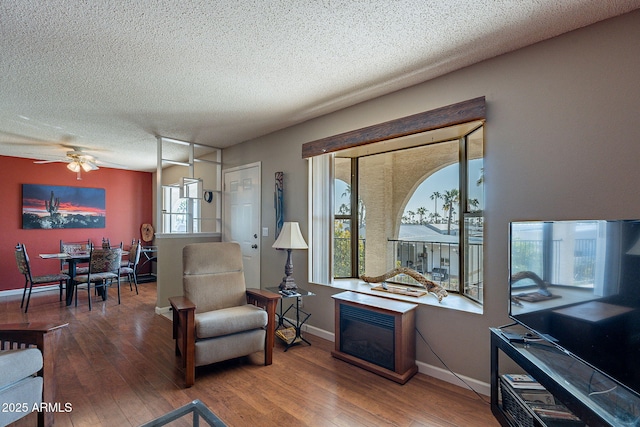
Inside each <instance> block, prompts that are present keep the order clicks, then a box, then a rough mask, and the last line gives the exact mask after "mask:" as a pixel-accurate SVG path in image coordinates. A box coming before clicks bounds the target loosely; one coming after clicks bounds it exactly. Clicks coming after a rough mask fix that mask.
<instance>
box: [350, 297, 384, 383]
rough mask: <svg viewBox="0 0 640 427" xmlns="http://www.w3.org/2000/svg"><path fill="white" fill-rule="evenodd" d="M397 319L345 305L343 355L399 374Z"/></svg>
mask: <svg viewBox="0 0 640 427" xmlns="http://www.w3.org/2000/svg"><path fill="white" fill-rule="evenodd" d="M394 328H395V321H394V316H391V315H388V314H383V313H378V312H375V311H371V310H366V309H362V308H358V307H353V306H350V305H346V304H343V305H341V306H340V351H342V352H343V353H346V354H350V355H351V356H354V357H357V358H359V359H362V360H365V361H367V362H370V363H373V364H375V365H378V366H381V367H383V368H386V369H389V370H392V371H393V370H395V340H394Z"/></svg>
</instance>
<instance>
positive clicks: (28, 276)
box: [15, 243, 71, 313]
mask: <svg viewBox="0 0 640 427" xmlns="http://www.w3.org/2000/svg"><path fill="white" fill-rule="evenodd" d="M15 254H16V262H17V264H18V270H19V271H20V274H22V275H24V291H23V292H22V302H21V303H20V308H22V307H24V312H25V313H26V312H27V310H29V301H31V290H32V289H33V285H44V284H47V283H57V284H58V286H59V287H60V301H62V289H63V287H64V286H65V285H66V286H71V284H70V283H69V279H70V277H69V276H68V275H66V274H62V273H57V274H45V275H42V276H34V275H33V274H32V273H31V263H30V261H29V255H27V248H26V247H25V246H24V245H23V244H21V243H18V244H17V245H16V252H15ZM27 288H29V293H28V294H27ZM25 296H26V297H27V304H26V305H25V303H24V298H25Z"/></svg>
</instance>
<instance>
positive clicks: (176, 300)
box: [169, 297, 196, 311]
mask: <svg viewBox="0 0 640 427" xmlns="http://www.w3.org/2000/svg"><path fill="white" fill-rule="evenodd" d="M169 303H170V304H171V307H172V308H173V309H174V310H177V311H183V310H195V309H196V305H195V304H194V303H192V302H191V300H190V299H189V298H186V297H171V298H169Z"/></svg>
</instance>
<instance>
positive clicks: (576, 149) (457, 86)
mask: <svg viewBox="0 0 640 427" xmlns="http://www.w3.org/2000/svg"><path fill="white" fill-rule="evenodd" d="M639 76H640V12H633V13H631V14H627V15H624V16H621V17H618V18H614V19H612V20H608V21H604V22H601V23H598V24H595V25H592V26H590V27H587V28H584V29H581V30H577V31H574V32H572V33H569V34H566V35H563V36H560V37H557V38H555V39H552V40H549V41H546V42H542V43H539V44H536V45H533V46H530V47H527V48H524V49H521V50H519V51H516V52H513V53H510V54H506V55H503V56H500V57H497V58H494V59H491V60H488V61H484V62H482V63H480V64H477V65H474V66H470V67H468V68H465V69H463V70H460V71H457V72H454V73H451V74H449V75H446V76H444V77H441V78H438V79H435V80H432V81H429V82H426V83H423V84H421V85H418V86H415V87H412V88H409V89H406V90H403V91H399V92H396V93H393V94H390V95H387V96H384V97H380V98H378V99H375V100H372V101H369V102H365V103H362V104H359V105H356V106H354V107H351V108H348V109H345V110H342V111H339V112H336V113H333V114H329V115H326V116H324V117H321V118H318V119H315V120H311V121H308V122H306V123H303V124H301V125H298V126H294V127H291V128H288V129H285V130H282V131H279V132H276V133H274V134H271V135H268V136H265V137H262V138H259V139H257V140H254V141H249V142H246V143H244V144H241V145H239V146H235V147H231V148H229V149H226V150H224V153H223V159H224V164H225V167H233V166H238V165H241V164H245V163H251V162H255V161H262V172H263V177H262V180H263V195H262V197H263V200H264V201H265V202H264V206H263V208H262V218H263V226H268V227H269V228H270V232H271V233H270V236H269V237H268V238H264V237H263V238H262V244H263V246H264V247H265V250H263V251H262V260H261V266H262V278H263V286H271V285H274V284H276V283H278V282H279V280H280V278H281V276H282V274H283V271H282V270H283V267H284V261H285V259H284V258H283V257H282V256H281V255H282V254H280V253H279V252H278V251H272V250H268V247H267V245H268V246H269V247H270V246H271V244H272V243H273V232H272V230H273V223H274V221H275V213H274V209H273V206H272V203H271V200H272V199H273V185H272V184H271V183H272V182H273V174H274V173H275V172H276V171H278V170H282V171H284V173H285V178H284V185H285V220H287V221H290V220H297V221H300V223H301V228H302V231H303V234H304V235H305V236H306V235H307V230H308V224H307V220H306V211H307V191H306V189H307V168H306V161H304V160H302V159H301V146H302V144H303V143H305V142H309V141H313V140H315V139H318V138H322V137H326V136H330V135H334V134H337V133H341V132H345V131H349V130H353V129H358V128H361V127H363V126H368V125H371V124H375V123H379V122H383V121H387V120H390V119H394V118H398V117H403V116H407V115H410V114H414V113H418V112H422V111H426V110H430V109H434V108H438V107H441V106H445V105H449V104H453V103H455V102H459V101H463V100H467V99H471V98H475V97H478V96H485V97H486V101H487V123H486V131H485V135H486V136H485V181H486V184H485V186H486V187H485V189H486V206H487V208H486V213H485V218H486V227H485V275H484V278H485V288H486V289H485V312H484V315H482V316H480V315H473V314H467V313H461V312H458V311H455V312H454V311H451V310H446V309H441V308H437V307H421V308H420V309H419V311H418V315H417V327H418V329H419V330H420V331H421V333H422V334H423V335H424V336H425V338H426V339H427V340H428V341H429V343H430V345H431V347H432V348H433V349H434V351H436V352H437V353H438V354H439V355H440V357H442V358H443V360H445V362H446V363H447V365H448V366H449V367H450V368H451V369H453V370H454V371H455V372H457V373H460V374H462V375H466V376H468V377H471V378H475V379H478V380H480V381H487V382H488V381H489V331H488V328H489V327H490V326H499V325H501V324H505V323H507V322H508V321H509V319H508V317H507V301H508V294H507V277H508V270H507V237H508V224H509V221H512V220H522V219H574V218H593V219H604V218H640V197H639V191H638V190H637V186H638V183H640V168H639V167H638V163H639V162H640V141H638V131H637V126H638V123H640V83H639V79H640V77H639ZM294 252H295V254H294V266H295V267H294V276H295V277H296V281H297V282H298V284H302V285H303V286H308V288H310V289H311V290H313V291H314V292H316V293H317V294H318V296H317V297H313V298H308V299H306V300H305V309H308V310H309V311H310V312H311V313H312V316H311V318H310V320H309V322H310V324H311V325H313V326H315V327H318V328H320V329H324V330H330V331H332V330H333V301H332V299H331V298H330V295H331V294H333V293H336V292H337V291H336V290H333V289H331V288H327V287H322V286H316V285H305V284H304V281H305V278H306V277H307V268H306V265H305V264H306V254H305V253H304V252H303V251H294ZM280 266H282V268H280ZM417 358H418V360H419V361H421V362H424V363H427V364H432V365H434V366H441V365H440V363H439V362H438V361H437V359H436V358H435V357H434V356H433V355H432V354H431V352H430V351H429V350H428V349H427V347H426V345H425V344H424V343H422V342H421V341H420V339H418V342H417Z"/></svg>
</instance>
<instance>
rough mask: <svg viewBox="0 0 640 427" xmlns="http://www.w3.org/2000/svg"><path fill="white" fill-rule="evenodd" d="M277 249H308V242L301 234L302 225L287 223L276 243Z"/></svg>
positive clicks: (283, 226)
mask: <svg viewBox="0 0 640 427" xmlns="http://www.w3.org/2000/svg"><path fill="white" fill-rule="evenodd" d="M272 247H273V248H276V249H307V248H308V246H307V242H305V241H304V237H302V233H300V225H299V224H298V223H297V222H285V223H284V224H283V225H282V230H280V235H279V236H278V238H277V239H276V241H275V242H274V244H273V246H272Z"/></svg>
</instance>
